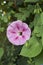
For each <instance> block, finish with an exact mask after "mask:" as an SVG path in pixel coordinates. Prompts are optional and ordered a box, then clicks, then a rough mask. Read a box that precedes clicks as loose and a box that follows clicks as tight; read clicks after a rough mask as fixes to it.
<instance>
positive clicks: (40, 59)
mask: <svg viewBox="0 0 43 65" xmlns="http://www.w3.org/2000/svg"><path fill="white" fill-rule="evenodd" d="M35 65H43V51H42V53H41V54H40V55H39V56H37V57H36V58H35Z"/></svg>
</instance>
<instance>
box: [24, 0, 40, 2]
mask: <svg viewBox="0 0 43 65" xmlns="http://www.w3.org/2000/svg"><path fill="white" fill-rule="evenodd" d="M38 1H39V0H25V1H24V2H38Z"/></svg>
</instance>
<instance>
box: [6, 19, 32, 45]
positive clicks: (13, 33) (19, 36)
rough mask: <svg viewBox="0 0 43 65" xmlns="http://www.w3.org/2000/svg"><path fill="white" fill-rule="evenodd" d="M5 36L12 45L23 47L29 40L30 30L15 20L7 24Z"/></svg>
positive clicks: (24, 24)
mask: <svg viewBox="0 0 43 65" xmlns="http://www.w3.org/2000/svg"><path fill="white" fill-rule="evenodd" d="M6 35H7V38H8V40H9V41H10V42H11V43H12V44H13V45H23V44H25V43H26V41H27V40H29V39H30V36H31V29H30V28H29V27H28V25H27V24H26V23H23V22H22V21H20V20H17V21H13V22H12V23H10V24H9V26H8V27H7V33H6Z"/></svg>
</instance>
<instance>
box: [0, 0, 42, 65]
mask: <svg viewBox="0 0 43 65" xmlns="http://www.w3.org/2000/svg"><path fill="white" fill-rule="evenodd" d="M18 19H19V20H22V21H23V22H25V23H27V24H28V25H29V27H30V28H31V31H32V32H31V37H30V40H28V41H27V42H26V43H25V44H24V45H23V46H14V45H12V44H11V43H10V42H9V41H8V40H7V38H6V29H7V26H8V25H9V23H11V22H12V21H15V20H18ZM24 64H25V65H41V64H43V0H11V1H10V0H6V1H4V0H0V65H24Z"/></svg>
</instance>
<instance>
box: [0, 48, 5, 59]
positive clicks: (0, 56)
mask: <svg viewBox="0 0 43 65" xmlns="http://www.w3.org/2000/svg"><path fill="white" fill-rule="evenodd" d="M3 54H4V50H3V48H0V59H1V58H2V56H3Z"/></svg>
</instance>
